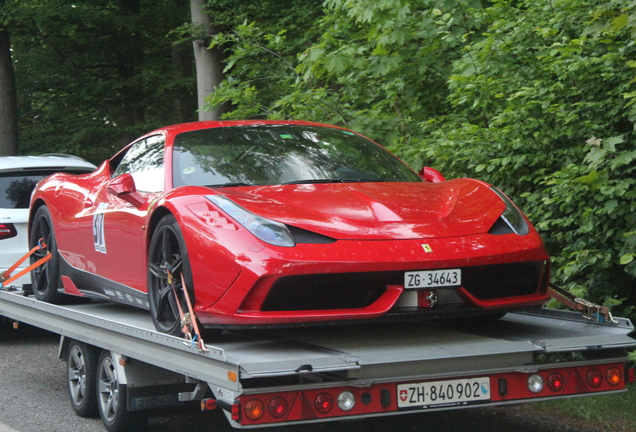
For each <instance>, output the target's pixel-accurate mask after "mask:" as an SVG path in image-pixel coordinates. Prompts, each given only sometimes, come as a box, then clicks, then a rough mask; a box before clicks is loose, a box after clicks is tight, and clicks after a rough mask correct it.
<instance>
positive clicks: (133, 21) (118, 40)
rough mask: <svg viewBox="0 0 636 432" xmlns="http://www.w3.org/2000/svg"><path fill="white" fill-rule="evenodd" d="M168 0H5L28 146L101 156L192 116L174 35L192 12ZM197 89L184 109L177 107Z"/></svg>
mask: <svg viewBox="0 0 636 432" xmlns="http://www.w3.org/2000/svg"><path fill="white" fill-rule="evenodd" d="M188 12H189V9H188V6H186V5H184V6H180V5H178V4H176V3H175V2H172V1H168V0H161V1H149V0H138V1H129V2H119V1H115V0H99V1H88V0H84V1H83V0H80V1H72V2H71V1H68V0H20V1H19V2H17V1H14V2H10V4H8V5H7V15H8V16H9V17H10V19H11V26H10V27H11V32H12V42H13V56H14V69H15V73H16V80H17V87H18V98H19V114H20V151H21V153H23V154H33V153H50V152H65V153H74V154H80V155H83V156H85V157H87V158H89V159H91V160H93V161H95V162H100V161H101V160H103V159H104V158H105V157H108V156H110V155H112V154H113V153H114V151H116V150H118V149H119V148H121V147H122V145H123V144H125V143H127V142H129V141H130V139H132V138H134V137H136V136H139V135H140V134H142V133H145V132H147V131H149V130H152V129H154V128H155V127H158V126H162V125H165V124H168V123H174V122H178V121H183V120H189V119H193V117H194V112H195V110H196V99H195V96H194V87H195V83H194V81H193V78H192V48H191V46H190V47H188V52H187V53H186V58H187V55H188V54H189V57H190V62H189V64H187V66H186V67H187V69H186V70H184V68H183V67H182V66H181V65H179V64H178V62H177V61H176V58H175V56H173V49H172V47H171V40H170V39H168V38H166V34H167V33H168V31H169V30H170V29H171V28H175V27H177V26H179V25H180V24H182V23H183V21H184V20H186V19H188V18H189V16H188ZM187 96H189V97H190V98H192V99H193V100H194V103H193V104H190V106H189V107H188V106H187V104H185V105H186V106H185V108H184V109H183V111H184V112H191V113H192V114H190V115H189V116H188V115H187V114H186V115H185V117H184V118H180V117H179V116H178V115H177V114H176V111H177V109H176V108H175V105H176V104H179V103H180V102H181V101H182V100H183V99H186V97H187Z"/></svg>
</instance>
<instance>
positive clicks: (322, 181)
mask: <svg viewBox="0 0 636 432" xmlns="http://www.w3.org/2000/svg"><path fill="white" fill-rule="evenodd" d="M313 183H342V179H305V180H292V181H287V182H284V183H281V184H283V185H293V184H313Z"/></svg>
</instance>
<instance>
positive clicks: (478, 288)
mask: <svg viewBox="0 0 636 432" xmlns="http://www.w3.org/2000/svg"><path fill="white" fill-rule="evenodd" d="M542 269H543V264H542V263H541V262H540V261H531V262H521V263H512V264H497V265H488V266H477V267H465V268H463V269H462V285H463V286H464V289H466V291H468V292H469V293H471V294H472V295H474V296H475V297H477V298H478V299H481V300H493V299H498V298H505V297H517V296H524V295H531V294H536V293H537V292H538V290H539V282H540V281H541V271H542Z"/></svg>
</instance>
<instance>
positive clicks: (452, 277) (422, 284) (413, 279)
mask: <svg viewBox="0 0 636 432" xmlns="http://www.w3.org/2000/svg"><path fill="white" fill-rule="evenodd" d="M461 284H462V271H461V269H450V270H430V271H413V272H406V273H404V288H407V289H408V288H439V287H449V286H459V285H461Z"/></svg>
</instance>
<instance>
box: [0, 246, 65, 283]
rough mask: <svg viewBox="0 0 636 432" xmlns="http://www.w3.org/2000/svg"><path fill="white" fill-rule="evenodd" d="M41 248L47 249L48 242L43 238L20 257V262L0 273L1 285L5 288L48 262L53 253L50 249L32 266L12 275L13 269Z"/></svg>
mask: <svg viewBox="0 0 636 432" xmlns="http://www.w3.org/2000/svg"><path fill="white" fill-rule="evenodd" d="M41 249H46V243H44V241H43V239H40V240H39V241H38V245H37V246H35V247H34V248H32V249H31V250H30V251H29V252H27V254H26V255H24V256H23V257H22V258H20V259H19V260H18V262H16V263H15V264H13V265H12V266H11V267H10V268H9V269H8V270H7V271H5V272H4V273H2V274H1V275H0V283H2V284H1V285H0V286H2V287H3V288H4V287H6V286H9V284H10V283H11V282H13V281H14V280H16V279H18V278H20V277H22V276H24V275H25V274H27V273H29V272H30V271H31V270H33V269H34V268H36V267H39V266H41V265H42V264H44V263H45V262H47V261H48V260H50V259H51V257H52V256H53V255H51V253H50V252H49V251H46V255H45V256H44V257H42V258H40V259H39V260H37V261H36V262H34V263H33V264H31V265H30V266H28V267H27V268H25V269H24V270H22V271H20V272H19V273H18V274H16V275H14V276H11V273H12V272H13V271H15V269H17V268H18V267H19V266H20V264H22V263H23V262H24V261H26V260H27V259H28V258H29V257H30V256H31V255H33V254H34V253H35V252H37V251H39V250H41Z"/></svg>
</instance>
